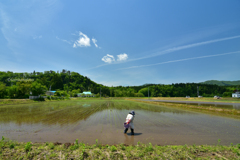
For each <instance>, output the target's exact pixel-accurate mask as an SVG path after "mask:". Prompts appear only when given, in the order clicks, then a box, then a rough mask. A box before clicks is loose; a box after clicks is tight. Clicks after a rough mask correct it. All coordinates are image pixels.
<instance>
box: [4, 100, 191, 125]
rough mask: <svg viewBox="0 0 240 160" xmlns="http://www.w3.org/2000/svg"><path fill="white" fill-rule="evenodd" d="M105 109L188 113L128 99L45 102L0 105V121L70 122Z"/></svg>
mask: <svg viewBox="0 0 240 160" xmlns="http://www.w3.org/2000/svg"><path fill="white" fill-rule="evenodd" d="M106 109H108V110H112V109H117V110H145V111H151V112H162V113H172V114H189V113H188V112H186V111H182V110H177V109H172V108H167V107H159V106H156V105H151V104H143V103H136V102H128V101H95V102H91V101H90V102H86V101H83V102H79V101H77V102H76V101H75V102H53V103H48V102H46V103H41V104H25V105H12V106H11V105H7V106H1V107H0V123H9V122H14V123H16V124H18V125H22V124H23V123H26V124H34V123H43V124H47V125H54V124H61V125H64V124H72V123H76V122H78V121H80V120H86V119H87V118H88V117H89V116H91V115H92V114H95V113H97V112H99V111H103V110H106Z"/></svg>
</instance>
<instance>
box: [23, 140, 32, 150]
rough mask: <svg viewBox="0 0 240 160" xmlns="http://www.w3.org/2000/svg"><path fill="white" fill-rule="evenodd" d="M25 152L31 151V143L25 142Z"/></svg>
mask: <svg viewBox="0 0 240 160" xmlns="http://www.w3.org/2000/svg"><path fill="white" fill-rule="evenodd" d="M24 149H25V151H26V152H28V151H30V150H31V149H32V143H31V142H27V144H26V145H25V147H24Z"/></svg>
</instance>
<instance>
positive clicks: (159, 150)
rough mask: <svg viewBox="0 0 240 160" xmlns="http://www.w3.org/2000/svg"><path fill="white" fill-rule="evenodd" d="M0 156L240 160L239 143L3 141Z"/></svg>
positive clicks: (10, 157) (21, 157)
mask: <svg viewBox="0 0 240 160" xmlns="http://www.w3.org/2000/svg"><path fill="white" fill-rule="evenodd" d="M0 159H240V144H237V145H233V144H231V145H229V146H223V145H220V144H218V145H215V146H213V145H179V146H178V145H174V146H171V145H166V146H158V145H155V146H153V145H152V144H151V143H149V144H142V143H140V142H138V144H137V145H129V146H128V145H125V144H118V145H101V144H99V143H98V140H96V144H94V145H87V144H84V143H79V142H78V140H76V141H75V142H74V143H65V144H61V143H58V142H56V143H31V142H27V143H22V142H14V141H11V140H5V138H4V137H2V140H1V141H0Z"/></svg>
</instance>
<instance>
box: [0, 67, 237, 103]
mask: <svg viewBox="0 0 240 160" xmlns="http://www.w3.org/2000/svg"><path fill="white" fill-rule="evenodd" d="M197 86H199V94H200V95H202V96H204V97H212V96H214V95H218V96H225V97H231V94H232V92H234V90H236V86H218V85H216V84H203V83H200V84H197V83H179V84H178V83H176V84H171V85H163V84H145V85H141V86H126V87H123V86H117V87H108V86H104V85H101V84H97V83H96V82H94V81H92V80H91V79H89V78H88V77H84V76H82V75H81V74H79V73H77V72H71V71H67V70H62V71H61V72H55V71H51V70H50V71H45V72H43V73H42V72H35V71H33V72H32V73H13V72H0V98H28V96H29V95H30V93H32V95H44V94H45V92H46V91H47V90H49V89H50V87H51V90H56V91H58V92H57V94H58V96H59V95H64V96H71V97H72V96H76V95H77V93H81V92H83V91H91V92H92V93H94V94H96V96H99V94H100V88H101V95H102V96H106V97H108V96H110V97H147V96H148V93H149V96H151V97H185V96H187V95H188V96H191V97H196V96H197Z"/></svg>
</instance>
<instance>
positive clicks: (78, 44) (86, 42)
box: [73, 32, 91, 48]
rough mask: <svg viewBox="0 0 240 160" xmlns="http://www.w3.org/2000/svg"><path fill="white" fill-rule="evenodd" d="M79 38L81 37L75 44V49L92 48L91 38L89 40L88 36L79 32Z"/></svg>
mask: <svg viewBox="0 0 240 160" xmlns="http://www.w3.org/2000/svg"><path fill="white" fill-rule="evenodd" d="M79 36H80V37H79V39H78V40H76V41H75V42H74V44H73V48H77V47H89V46H91V44H90V38H88V36H87V35H86V34H83V33H82V32H79Z"/></svg>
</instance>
